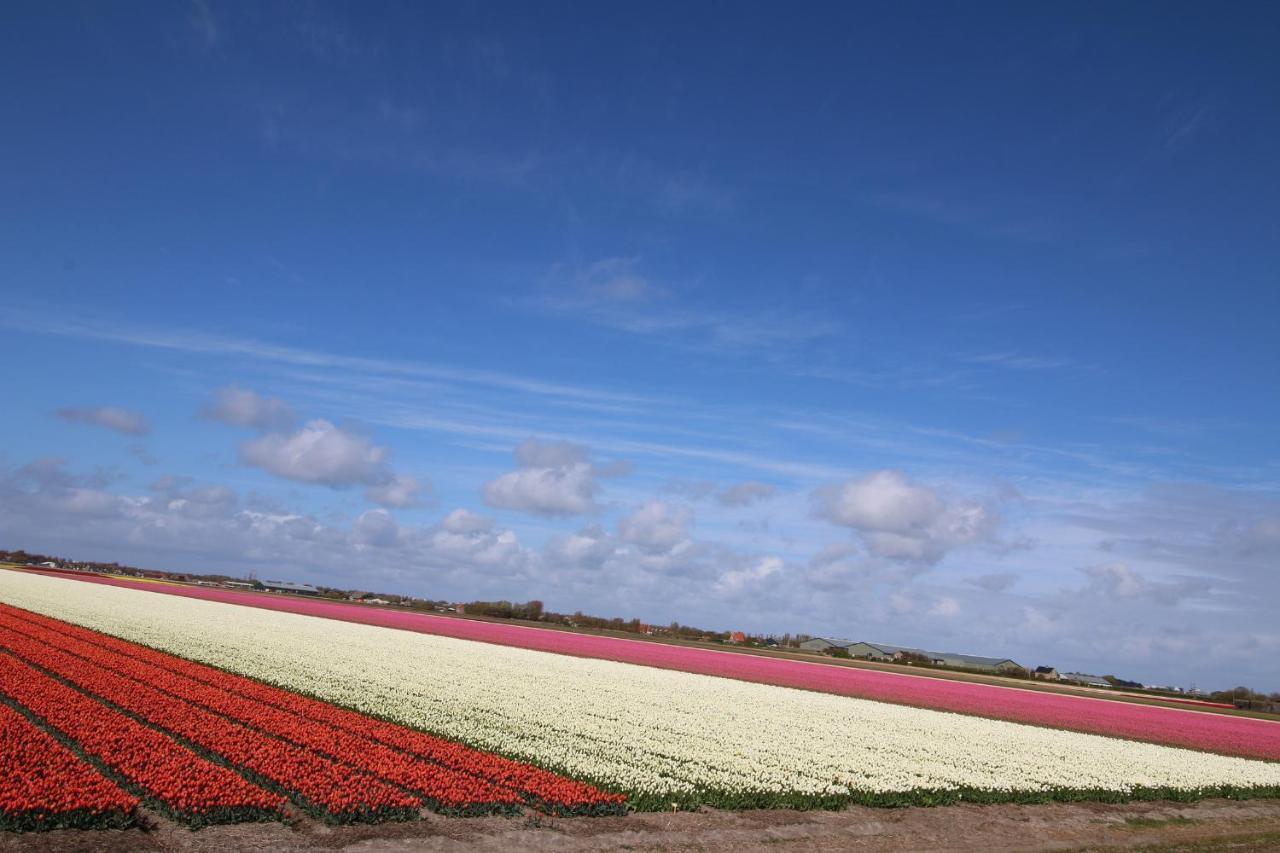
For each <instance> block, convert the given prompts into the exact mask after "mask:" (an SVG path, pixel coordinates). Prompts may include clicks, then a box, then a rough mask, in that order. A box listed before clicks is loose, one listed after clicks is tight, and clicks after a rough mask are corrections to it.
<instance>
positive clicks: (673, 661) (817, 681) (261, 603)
mask: <svg viewBox="0 0 1280 853" xmlns="http://www.w3.org/2000/svg"><path fill="white" fill-rule="evenodd" d="M62 576H63V577H66V575H62ZM78 577H81V578H83V579H85V580H94V581H96V582H98V583H108V584H112V585H118V586H128V587H133V588H135V589H145V590H147V591H149V592H157V593H164V594H168V595H181V596H187V597H190V598H201V599H206V600H211V601H222V602H227V603H230V604H239V605H247V606H250V607H260V608H265V609H268V610H279V611H286V612H291V613H302V614H306V615H310V616H319V617H323V618H326V619H338V620H341V621H345V622H357V623H363V624H366V625H379V626H383V627H387V628H396V629H400V630H406V631H417V632H419V633H424V634H437V635H442V636H447V637H456V638H459V639H464V640H477V641H480V642H486V643H498V644H501V645H507V646H516V647H519V648H525V649H534V650H537V651H544V652H555V653H557V654H565V655H575V656H578V657H589V658H603V659H605V660H613V661H621V662H623V663H633V664H640V665H643V666H653V667H660V668H663V669H676V670H682V671H685V672H694V673H700V674H703V675H715V676H721V677H725V678H735V679H739V680H742V681H753V682H757V683H763V684H775V685H779V686H783V687H798V688H802V689H806V690H817V691H821V692H825V693H834V694H837V695H841V696H856V697H858V698H862V699H874V700H877V701H882V702H893V703H897V704H903V705H914V706H916V707H921V708H932V709H935V710H940V711H954V712H958V713H962V714H973V715H977V716H983V717H991V718H994V719H1000V720H1010V721H1013V722H1020V723H1030V724H1033V725H1040V726H1050V727H1053V728H1062V729H1070V730H1073V731H1079V732H1089V733H1093V734H1101V735H1109V736H1114V737H1122V738H1130V739H1133V740H1143V741H1151V742H1154V743H1163V744H1169V745H1172V746H1182V747H1188V748H1191V749H1200V750H1206V751H1210V752H1219V753H1224V754H1227V755H1238V756H1243V757H1247V758H1261V759H1267V760H1272V761H1280V723H1276V722H1272V721H1269V720H1261V719H1254V718H1249V717H1237V716H1231V715H1226V714H1218V713H1210V712H1203V711H1192V710H1184V709H1179V708H1161V707H1157V706H1151V705H1140V704H1134V703H1127V702H1120V701H1115V700H1110V699H1101V698H1099V699H1093V698H1087V697H1082V696H1070V695H1064V694H1058V693H1047V692H1043V691H1036V690H1024V689H1019V688H1013V687H997V686H993V685H986V684H976V683H970V682H963V681H951V680H947V679H942V678H931V677H927V676H915V675H907V674H898V673H890V672H883V671H879V670H871V669H860V668H856V667H848V666H839V665H833V664H825V663H816V662H815V663H809V662H805V661H796V660H788V659H783V658H774V657H763V656H759V655H751V654H739V653H734V652H721V651H717V650H713V649H697V648H687V647H684V646H674V645H665V644H662V643H653V642H645V641H639V640H625V639H618V638H613V637H595V636H588V635H583V634H575V633H570V632H566V631H555V630H549V629H540V628H529V627H524V626H519V625H502V624H494V623H491V622H480V621H475V620H469V619H458V618H453V617H442V616H431V615H428V614H421V613H412V612H405V611H402V610H384V609H381V608H378V609H374V608H370V607H368V606H366V605H358V604H347V603H343V602H333V601H321V600H313V599H299V598H293V597H286V596H275V595H271V594H260V593H244V592H237V591H233V590H226V589H213V588H206V587H185V586H176V585H162V584H150V583H131V582H129V581H123V580H115V579H111V578H98V577H89V576H78Z"/></svg>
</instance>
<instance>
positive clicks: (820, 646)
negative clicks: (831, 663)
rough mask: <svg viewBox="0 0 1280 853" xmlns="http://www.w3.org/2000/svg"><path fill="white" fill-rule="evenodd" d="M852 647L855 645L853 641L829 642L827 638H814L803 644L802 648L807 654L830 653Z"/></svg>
mask: <svg viewBox="0 0 1280 853" xmlns="http://www.w3.org/2000/svg"><path fill="white" fill-rule="evenodd" d="M852 645H854V642H853V640H828V639H827V638H825V637H814V638H813V639H811V640H805V641H804V642H803V643H801V644H800V648H802V649H804V650H805V651H806V652H829V651H831V650H832V649H847V648H849V647H850V646H852Z"/></svg>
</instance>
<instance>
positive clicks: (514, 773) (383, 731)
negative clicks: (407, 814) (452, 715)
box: [0, 605, 624, 814]
mask: <svg viewBox="0 0 1280 853" xmlns="http://www.w3.org/2000/svg"><path fill="white" fill-rule="evenodd" d="M0 615H3V616H9V617H12V618H14V619H17V620H20V621H21V622H27V623H29V624H31V625H33V626H41V627H43V628H46V629H48V630H50V631H53V632H56V633H58V634H61V635H63V636H65V637H67V638H71V639H76V640H80V641H82V642H84V643H89V644H92V645H93V646H96V647H97V648H99V649H101V650H103V651H106V652H112V653H114V657H113V656H110V655H108V656H106V657H99V658H96V660H98V661H99V662H101V663H104V664H105V665H108V666H112V667H113V668H116V669H117V671H122V672H132V673H136V674H138V675H142V676H143V677H144V678H145V679H146V680H148V681H150V683H153V684H156V685H157V686H161V687H163V688H164V689H166V690H168V689H169V687H166V686H165V685H166V684H170V685H173V686H174V687H176V688H178V689H179V690H181V691H185V692H179V694H178V695H183V696H185V697H186V698H190V699H191V700H192V701H196V702H199V703H200V704H203V705H205V706H206V707H209V708H211V709H212V710H216V711H219V712H222V713H227V714H228V715H229V716H236V713H233V712H232V711H231V709H233V708H235V709H239V712H240V713H249V712H253V713H259V714H260V713H262V712H263V708H264V706H265V707H268V708H271V709H278V710H279V711H280V712H287V713H289V714H290V715H293V716H294V717H295V718H302V719H305V720H308V721H312V722H313V723H314V724H315V725H317V726H319V727H321V729H322V731H324V735H323V736H324V737H330V738H331V737H332V736H333V734H332V733H333V730H337V731H340V732H343V733H347V734H349V735H353V736H360V737H361V738H362V739H363V740H362V743H363V744H365V746H363V747H362V748H369V744H372V745H373V747H377V748H379V749H385V748H386V747H391V748H393V749H394V750H397V751H400V752H403V753H407V754H409V755H411V756H415V757H417V758H419V759H425V760H426V761H428V762H431V763H434V764H438V765H442V766H444V767H448V768H451V769H453V770H457V771H460V772H464V773H467V774H471V775H474V776H477V777H479V778H481V779H485V780H488V781H489V782H492V783H494V784H496V785H498V786H500V787H503V788H509V789H511V790H514V791H516V792H518V793H519V795H520V796H521V798H522V799H523V800H524V801H525V802H527V803H530V804H531V805H534V806H536V807H538V808H540V809H542V810H544V811H549V812H552V813H556V814H601V813H617V812H620V811H622V810H623V808H624V806H623V799H624V798H623V795H621V794H615V793H610V792H607V791H602V790H600V789H599V788H596V787H594V786H592V785H588V784H585V783H582V782H578V781H575V780H573V779H569V778H566V777H564V776H561V775H559V774H557V773H552V772H550V771H547V770H543V769H541V768H538V767H534V766H532V765H529V764H526V763H523V762H519V761H513V760H511V759H508V758H503V757H502V756H498V755H494V754H492V753H487V752H483V751H480V750H476V749H472V748H470V747H467V746H465V745H463V744H459V743H456V742H454V741H449V740H445V739H443V738H438V737H434V736H432V735H428V734H425V733H423V732H419V731H415V730H413V729H409V728H406V727H404V726H400V725H396V724H394V723H389V722H386V721H384V720H379V719H376V718H373V717H369V716H365V715H363V714H359V713H357V712H354V711H350V710H347V709H345V708H339V707H337V706H334V705H330V704H328V703H326V702H321V701H319V700H316V699H312V698H310V697H307V696H301V695H299V694H297V693H293V692H291V691H288V690H283V689H281V688H278V687H273V686H270V685H267V684H262V683H261V682H257V681H253V680H252V679H248V678H244V677H242V676H238V675H233V674H231V673H228V672H224V671H223V670H219V669H216V668H214V667H210V666H205V665H203V664H198V663H194V662H192V661H188V660H185V659H183V658H179V657H176V656H174V655H170V654H166V653H164V652H160V651H157V650H155V649H151V648H148V647H146V646H141V645H138V644H136V643H130V642H127V641H124V640H120V639H117V638H115V637H110V636H107V635H104V634H100V633H97V632H95V631H91V630H88V629H86V628H81V627H79V626H76V625H71V624H69V623H66V622H61V621H59V620H56V619H51V618H49V617H46V616H42V615H39V614H35V613H31V612H29V611H25V610H21V609H18V608H13V607H9V606H7V605H0ZM11 624H12V623H11ZM126 663H127V664H136V665H142V664H149V665H150V666H151V669H147V668H145V667H143V668H141V669H132V670H130V669H120V667H121V666H124V665H126ZM162 674H168V675H171V676H181V679H184V680H179V681H166V682H164V683H162V682H161V681H159V680H158V679H159V678H160V676H161V675H162ZM200 688H206V689H205V690H201V689H200ZM210 691H211V692H210ZM244 701H250V702H253V703H256V704H253V705H245V704H242V702H244ZM237 719H240V717H237ZM410 787H412V786H410Z"/></svg>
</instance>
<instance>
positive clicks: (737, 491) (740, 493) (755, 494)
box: [716, 480, 778, 507]
mask: <svg viewBox="0 0 1280 853" xmlns="http://www.w3.org/2000/svg"><path fill="white" fill-rule="evenodd" d="M777 491H778V490H777V489H776V488H774V487H773V486H771V485H769V484H768V483H761V482H758V481H756V480H747V481H746V482H743V483H735V484H734V485H732V486H729V487H728V488H727V489H724V490H722V491H721V492H720V493H719V494H717V495H716V500H718V501H719V502H720V503H721V504H722V505H724V506H732V507H739V506H751V505H752V504H754V503H759V502H760V501H763V500H768V499H769V498H771V497H773V496H774V494H776V493H777Z"/></svg>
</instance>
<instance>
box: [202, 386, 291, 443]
mask: <svg viewBox="0 0 1280 853" xmlns="http://www.w3.org/2000/svg"><path fill="white" fill-rule="evenodd" d="M203 415H204V416H205V417H206V418H208V419H210V420H214V421H219V422H220V423H224V424H230V425H231V426H238V427H249V428H252V429H257V430H262V431H264V432H266V431H273V430H287V429H289V428H290V427H292V426H293V424H294V421H295V420H296V416H295V415H294V412H293V409H291V408H290V407H289V405H288V404H287V403H285V402H284V401H283V400H280V399H278V398H276V397H263V396H261V395H259V394H257V393H255V392H253V391H250V390H249V389H247V388H240V387H239V386H236V385H228V386H227V387H225V388H219V389H218V390H216V391H214V392H213V395H212V396H211V397H210V399H209V402H208V403H207V404H205V407H204V410H203Z"/></svg>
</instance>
